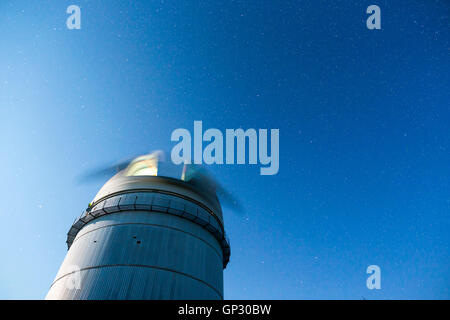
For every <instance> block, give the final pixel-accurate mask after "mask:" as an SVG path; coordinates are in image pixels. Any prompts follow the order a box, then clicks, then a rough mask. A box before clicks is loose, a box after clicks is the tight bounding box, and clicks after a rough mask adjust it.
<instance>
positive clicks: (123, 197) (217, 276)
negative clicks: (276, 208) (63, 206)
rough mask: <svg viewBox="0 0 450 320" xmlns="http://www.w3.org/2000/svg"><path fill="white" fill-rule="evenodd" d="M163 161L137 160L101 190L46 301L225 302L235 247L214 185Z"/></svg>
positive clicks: (75, 231)
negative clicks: (173, 171) (171, 169)
mask: <svg viewBox="0 0 450 320" xmlns="http://www.w3.org/2000/svg"><path fill="white" fill-rule="evenodd" d="M161 164H162V163H161V162H159V161H158V154H150V155H145V156H141V157H138V158H136V159H134V160H133V161H132V162H131V163H129V165H128V166H127V167H126V168H125V169H123V170H121V171H120V172H118V173H117V174H116V175H115V176H113V177H112V178H111V179H110V180H109V181H108V182H107V183H106V184H105V185H104V186H103V187H102V188H101V189H100V191H99V192H98V194H97V195H96V196H95V198H94V200H93V201H92V202H91V203H90V204H89V207H88V208H87V209H86V210H85V211H84V212H83V213H82V215H81V216H80V217H79V218H77V219H76V220H75V222H74V223H73V225H72V227H71V228H70V230H69V233H68V235H67V246H68V252H67V255H66V257H65V259H64V261H63V263H62V265H61V267H60V269H59V271H58V273H57V275H56V277H55V280H54V281H53V283H52V285H51V287H50V290H49V292H48V294H47V296H46V299H96V300H104V299H137V300H139V299H191V300H192V299H193V300H196V299H208V300H209V299H223V269H224V268H225V267H226V265H227V263H228V261H229V258H230V246H229V241H228V239H227V237H226V235H225V230H224V225H223V218H222V210H221V206H220V203H219V200H218V198H217V195H216V192H215V190H214V186H213V185H212V184H211V183H210V180H208V179H204V176H202V175H201V174H200V175H199V174H196V171H195V168H194V167H192V168H191V169H190V167H186V166H184V168H183V173H182V176H181V179H180V178H173V177H169V175H164V172H161V171H163V170H162V168H161V167H162V165H161ZM180 171H181V170H180ZM180 175H181V172H180Z"/></svg>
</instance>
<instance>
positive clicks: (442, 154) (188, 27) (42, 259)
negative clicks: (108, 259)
mask: <svg viewBox="0 0 450 320" xmlns="http://www.w3.org/2000/svg"><path fill="white" fill-rule="evenodd" d="M71 4H75V5H78V6H80V8H81V29H80V30H68V29H67V27H66V19H67V17H68V16H69V15H68V14H67V13H66V9H67V7H68V6H69V5H71ZM372 4H376V5H378V6H379V7H380V8H381V30H368V29H367V27H366V19H367V18H368V16H369V15H368V14H367V13H366V9H367V7H368V6H369V5H372ZM449 17H450V3H449V2H448V1H447V0H440V1H438V0H390V1H387V0H377V1H372V0H371V1H365V0H361V1H351V0H336V1H322V0H302V1H300V0H297V1H289V0H286V1H230V0H228V1H221V0H217V1H144V0H141V1H139V0H135V1H118V0H109V1H98V0H96V1H87V0H71V1H65V0H64V1H50V0H40V1H25V0H14V1H12V0H2V1H1V2H0V146H1V149H2V156H1V157H0V168H1V169H0V170H1V178H2V179H1V182H0V201H1V203H2V204H3V206H2V210H1V212H0V216H1V218H2V219H1V221H2V223H1V225H0V252H1V256H2V259H1V260H0V298H1V299H42V298H44V297H45V295H46V293H47V291H48V288H49V286H50V284H51V282H52V281H53V278H54V277H55V275H56V272H57V270H58V268H59V266H60V264H61V262H62V260H63V258H64V256H65V254H66V250H67V248H66V244H65V240H66V234H67V231H68V230H69V228H70V226H71V224H72V223H73V221H74V219H75V218H76V217H77V216H79V215H80V214H81V212H82V210H83V209H85V208H86V205H87V204H88V203H89V202H90V201H91V200H92V198H93V197H94V196H95V194H96V192H97V191H98V189H99V188H100V187H101V186H102V185H103V183H104V182H106V180H107V179H108V177H104V179H98V180H96V181H91V182H89V183H84V184H80V183H78V182H77V176H79V175H80V174H82V173H83V172H85V171H86V170H90V169H92V168H96V167H98V166H102V165H110V164H112V163H114V162H115V161H117V160H120V159H123V158H127V157H129V156H133V155H136V154H140V153H146V152H148V151H151V150H155V149H163V150H166V151H169V152H170V150H171V148H172V147H173V146H174V144H175V143H173V142H171V141H170V135H171V133H172V131H173V130H175V129H177V128H186V129H188V130H190V131H191V132H192V130H193V122H194V120H201V121H203V127H204V128H205V129H206V128H218V129H220V130H222V132H225V130H226V129H228V128H233V129H234V128H243V129H248V128H255V129H272V128H278V129H279V130H280V169H279V172H278V174H277V175H273V176H261V175H260V174H259V165H249V164H246V165H212V166H210V167H209V168H208V169H209V170H210V171H211V172H213V173H214V175H215V177H216V178H217V180H218V181H220V183H221V184H222V185H223V186H225V188H227V189H228V190H229V191H230V192H231V193H232V194H234V195H235V196H237V197H238V198H239V199H240V201H241V203H242V206H243V208H244V213H242V214H236V213H234V212H233V211H232V210H231V209H230V208H227V207H224V216H225V227H226V230H227V233H228V236H229V238H230V240H231V252H232V253H231V260H230V263H229V265H228V267H227V268H226V270H225V271H224V291H225V298H226V299H449V298H450V289H449V288H450V273H449V271H450V270H449V266H450V255H449V245H450V234H449V229H450V218H449V212H450V197H449V191H450V183H449V176H450V167H449V163H450V161H449V160H450V157H449V155H450V152H449V147H450V139H449V123H450V90H449V88H450V73H449V70H450V55H449V53H450V51H449V50H450V43H449V41H450V29H449V26H450V22H449ZM373 264H374V265H378V266H379V267H380V268H381V289H380V290H369V289H368V288H367V287H366V279H367V277H368V274H366V268H367V267H368V266H369V265H373Z"/></svg>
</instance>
